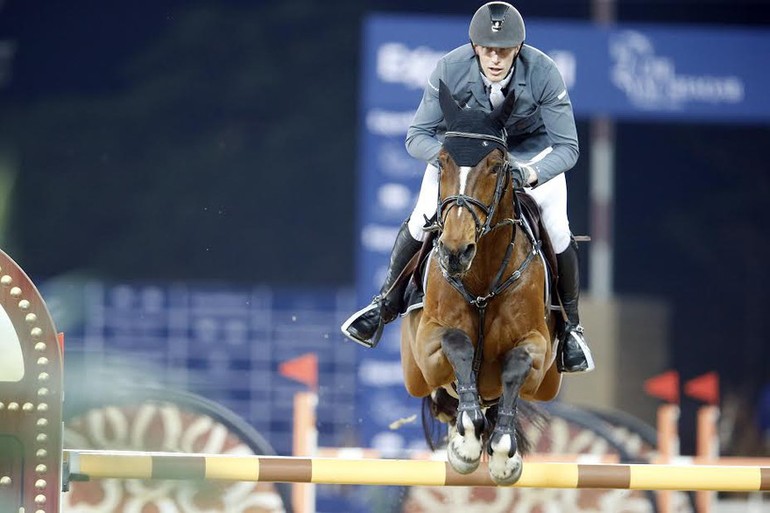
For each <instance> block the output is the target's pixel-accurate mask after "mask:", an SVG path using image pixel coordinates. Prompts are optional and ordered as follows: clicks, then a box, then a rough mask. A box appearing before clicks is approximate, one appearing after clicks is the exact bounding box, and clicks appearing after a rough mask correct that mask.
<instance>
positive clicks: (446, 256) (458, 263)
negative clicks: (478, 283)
mask: <svg viewBox="0 0 770 513" xmlns="http://www.w3.org/2000/svg"><path fill="white" fill-rule="evenodd" d="M475 256H476V244H474V243H470V244H464V245H462V246H461V247H460V248H458V249H451V248H448V247H447V246H446V245H445V244H444V243H443V242H439V245H438V261H439V264H440V265H441V269H443V271H444V272H445V273H447V274H448V275H449V276H455V277H457V276H462V275H463V274H465V273H466V272H468V269H470V268H471V263H473V257H475Z"/></svg>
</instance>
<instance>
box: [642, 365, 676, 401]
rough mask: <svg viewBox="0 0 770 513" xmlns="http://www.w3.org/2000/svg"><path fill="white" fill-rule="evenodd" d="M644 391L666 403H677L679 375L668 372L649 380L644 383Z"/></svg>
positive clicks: (671, 371) (673, 371)
mask: <svg viewBox="0 0 770 513" xmlns="http://www.w3.org/2000/svg"><path fill="white" fill-rule="evenodd" d="M644 391H645V392H647V394H649V395H651V396H653V397H657V398H658V399H663V400H664V401H666V402H668V403H675V404H677V403H679V373H678V372H677V371H675V370H670V371H666V372H664V373H663V374H658V375H657V376H653V377H651V378H649V379H648V380H647V381H645V382H644Z"/></svg>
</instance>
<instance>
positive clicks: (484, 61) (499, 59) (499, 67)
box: [473, 45, 521, 82]
mask: <svg viewBox="0 0 770 513" xmlns="http://www.w3.org/2000/svg"><path fill="white" fill-rule="evenodd" d="M519 48H521V45H519V46H514V47H513V48H493V47H490V46H481V45H474V46H473V49H474V50H475V51H476V55H478V56H479V63H480V64H481V71H482V72H483V73H484V76H486V77H487V78H488V79H489V80H491V81H492V82H499V81H501V80H502V79H504V78H505V77H506V76H508V72H509V71H511V67H512V66H513V59H514V58H515V57H516V55H517V54H518V53H519Z"/></svg>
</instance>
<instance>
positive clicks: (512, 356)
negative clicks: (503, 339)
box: [502, 347, 532, 384]
mask: <svg viewBox="0 0 770 513" xmlns="http://www.w3.org/2000/svg"><path fill="white" fill-rule="evenodd" d="M531 368H532V355H530V354H529V351H527V350H526V348H524V347H515V348H513V349H511V350H510V351H508V352H507V353H505V356H504V357H503V376H502V378H503V382H504V383H506V384H509V383H521V382H522V380H523V379H524V377H525V376H526V375H527V374H528V373H529V371H530V369H531Z"/></svg>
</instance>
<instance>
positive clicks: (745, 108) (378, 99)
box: [357, 15, 770, 449]
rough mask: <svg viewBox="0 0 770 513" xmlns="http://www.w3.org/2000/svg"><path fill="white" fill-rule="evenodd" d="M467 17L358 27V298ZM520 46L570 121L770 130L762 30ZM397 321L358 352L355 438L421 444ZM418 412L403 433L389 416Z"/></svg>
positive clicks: (383, 246) (405, 194)
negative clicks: (554, 69) (417, 132)
mask: <svg viewBox="0 0 770 513" xmlns="http://www.w3.org/2000/svg"><path fill="white" fill-rule="evenodd" d="M468 21H469V20H468V18H467V17H461V18H458V17H435V16H430V17H429V16H409V17H406V16H392V15H388V16H383V15H377V16H373V17H370V18H369V19H368V20H367V21H366V23H365V25H364V34H363V37H364V40H363V47H362V50H363V51H362V68H361V69H362V83H361V97H360V102H361V103H360V115H361V119H360V122H361V127H360V130H361V132H360V133H361V136H360V139H359V141H360V155H359V158H360V171H359V201H360V203H359V209H358V222H359V236H360V239H359V251H358V268H357V295H358V299H359V302H360V303H361V304H364V303H366V302H368V301H369V300H370V299H371V297H372V296H373V295H374V294H375V293H376V292H377V291H378V290H379V287H380V285H381V284H382V281H383V277H384V274H385V270H386V268H387V264H388V258H389V255H390V250H391V247H392V244H393V240H394V238H395V234H396V230H397V229H398V226H399V225H400V223H401V222H402V221H403V220H404V219H406V218H407V216H408V215H409V214H410V212H411V210H412V208H413V206H414V203H415V199H416V195H417V192H418V191H419V186H420V181H421V179H422V175H423V171H424V169H425V163H423V162H419V161H417V160H415V159H413V158H411V157H410V156H409V155H408V154H407V152H406V149H405V148H404V139H405V136H406V131H407V128H408V127H409V124H410V122H411V120H412V116H413V114H414V111H415V109H416V108H417V105H418V104H419V102H420V98H421V97H422V93H423V89H424V87H425V84H426V82H427V79H428V76H429V75H430V73H431V71H432V70H433V68H434V66H435V63H436V61H437V60H438V59H439V58H440V57H441V56H442V55H444V54H445V53H447V52H448V51H450V50H452V49H453V48H455V47H457V46H460V45H462V44H464V43H466V42H467V33H468V32H467V30H468V27H467V24H468ZM527 35H528V39H527V42H528V43H529V44H532V45H533V46H535V47H537V48H539V49H540V50H542V51H544V52H545V53H547V54H548V55H549V56H550V57H551V58H552V59H554V61H555V62H556V64H557V66H558V67H559V69H560V71H561V73H562V76H563V77H564V80H565V83H566V84H567V87H568V89H569V91H570V97H571V99H572V103H573V106H574V109H575V114H576V116H578V117H588V116H595V115H604V116H610V117H613V118H616V119H625V120H637V121H658V122H660V121H709V122H730V123H763V124H764V123H770V95H768V94H767V92H766V91H767V87H768V83H770V71H769V67H768V65H767V56H768V55H770V31H767V30H737V29H727V28H718V27H707V28H704V27H700V28H695V27H672V26H660V25H617V26H615V27H613V28H604V27H598V26H596V25H593V24H591V23H587V22H557V21H537V20H534V21H530V20H527ZM399 344H400V333H399V327H398V323H394V324H393V325H390V326H388V327H387V328H386V329H385V335H384V337H383V341H382V342H381V343H380V346H378V347H377V348H376V349H375V350H364V349H362V350H361V351H360V353H359V361H360V366H359V371H358V380H359V388H358V390H357V397H358V412H359V414H360V415H361V416H362V423H361V433H362V443H363V444H364V445H370V446H375V447H379V448H381V449H399V448H407V447H414V446H420V445H421V443H422V434H421V431H420V429H419V405H420V403H419V401H418V400H417V399H412V398H409V397H408V396H407V394H406V392H405V391H404V387H403V382H402V377H401V367H400V360H399V358H400V355H399ZM414 414H418V417H417V419H416V422H414V423H407V424H406V427H405V428H403V427H402V428H400V429H398V430H393V429H390V427H389V425H390V423H391V422H393V421H397V420H399V419H402V418H409V417H410V416H411V415H414Z"/></svg>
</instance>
